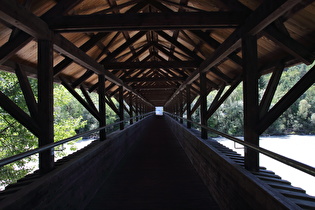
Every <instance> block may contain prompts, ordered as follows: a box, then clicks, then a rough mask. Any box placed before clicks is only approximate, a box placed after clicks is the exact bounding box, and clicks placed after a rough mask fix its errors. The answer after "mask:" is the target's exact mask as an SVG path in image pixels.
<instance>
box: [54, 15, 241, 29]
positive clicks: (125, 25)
mask: <svg viewBox="0 0 315 210" xmlns="http://www.w3.org/2000/svg"><path fill="white" fill-rule="evenodd" d="M244 19H245V15H244V13H241V12H176V13H175V12H174V13H134V14H107V15H72V16H59V17H56V18H54V19H52V20H51V21H50V22H49V27H50V28H51V29H53V30H54V31H58V32H87V31H94V32H95V31H139V30H182V29H209V28H222V27H226V28H231V27H232V28H235V27H237V26H238V25H239V24H241V23H243V21H244Z"/></svg>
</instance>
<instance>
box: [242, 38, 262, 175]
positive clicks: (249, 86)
mask: <svg viewBox="0 0 315 210" xmlns="http://www.w3.org/2000/svg"><path fill="white" fill-rule="evenodd" d="M242 52H243V69H244V82H243V100H244V141H246V142H250V143H252V144H255V145H257V146H259V134H258V132H257V131H256V126H257V124H258V122H259V106H258V77H259V74H258V67H257V65H258V58H257V38H256V36H247V37H244V38H243V39H242ZM245 168H246V169H247V170H250V171H258V170H259V153H258V152H256V151H254V150H252V149H249V148H245Z"/></svg>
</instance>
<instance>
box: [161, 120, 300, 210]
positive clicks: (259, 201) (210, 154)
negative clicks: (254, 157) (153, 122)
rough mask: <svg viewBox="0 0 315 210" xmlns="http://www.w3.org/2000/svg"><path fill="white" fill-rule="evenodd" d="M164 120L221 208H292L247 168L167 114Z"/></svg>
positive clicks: (289, 202)
mask: <svg viewBox="0 0 315 210" xmlns="http://www.w3.org/2000/svg"><path fill="white" fill-rule="evenodd" d="M165 117H166V118H167V123H168V125H169V126H170V127H171V129H172V131H173V132H174V133H176V137H177V140H178V141H179V142H180V144H181V145H182V147H183V149H184V150H185V152H186V154H187V156H188V157H189V159H190V161H191V162H192V164H193V165H194V167H195V169H196V170H197V172H198V173H199V175H200V177H201V178H202V179H203V181H204V183H205V184H206V186H207V187H208V189H209V191H210V193H211V194H212V196H213V197H214V199H215V200H216V201H217V203H218V204H219V206H220V207H221V208H222V209H295V208H298V207H297V206H296V205H295V204H293V203H292V202H291V201H289V200H288V199H287V198H285V197H284V196H283V195H281V194H280V193H278V192H276V191H275V190H273V189H272V188H271V187H270V186H268V185H267V184H265V183H263V182H262V181H261V180H259V179H258V178H256V177H255V176H254V175H253V174H251V173H250V172H249V171H247V170H245V169H244V168H242V167H241V166H239V165H237V164H236V163H234V162H233V161H232V160H231V159H229V158H228V157H226V156H224V155H223V154H220V152H219V151H218V150H216V149H215V148H214V147H212V146H211V145H209V144H207V143H206V140H203V139H201V138H199V137H196V136H195V134H193V133H192V131H191V130H189V129H187V128H186V127H184V126H183V125H182V124H179V123H178V122H177V121H175V120H173V119H172V118H170V117H169V116H165Z"/></svg>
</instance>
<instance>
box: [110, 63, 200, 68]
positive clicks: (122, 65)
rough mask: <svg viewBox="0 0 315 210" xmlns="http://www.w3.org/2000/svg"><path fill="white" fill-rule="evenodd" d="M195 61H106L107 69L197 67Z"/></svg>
mask: <svg viewBox="0 0 315 210" xmlns="http://www.w3.org/2000/svg"><path fill="white" fill-rule="evenodd" d="M198 66H199V63H198V62H195V61H149V62H145V63H143V62H106V63H104V68H105V69H150V68H163V69H169V68H197V67H198Z"/></svg>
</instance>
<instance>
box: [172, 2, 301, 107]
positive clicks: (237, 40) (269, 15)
mask: <svg viewBox="0 0 315 210" xmlns="http://www.w3.org/2000/svg"><path fill="white" fill-rule="evenodd" d="M299 2H300V0H288V1H285V0H279V1H273V0H266V1H264V2H263V3H262V4H261V5H260V6H259V7H258V8H257V9H256V10H255V11H254V12H253V13H252V14H251V15H250V16H249V17H248V18H247V19H246V21H245V22H244V24H243V25H242V26H241V27H239V28H238V29H236V30H235V31H234V32H233V33H232V34H231V35H230V36H229V37H228V38H227V39H226V40H225V41H224V42H223V43H222V44H221V45H220V46H219V47H218V48H217V49H216V50H215V51H214V53H213V54H212V55H211V56H210V57H209V58H207V59H206V60H205V61H204V62H202V64H201V65H200V67H199V71H195V72H193V73H192V74H191V75H190V76H189V77H188V78H187V80H186V81H185V82H184V83H183V84H182V85H181V86H180V87H179V88H178V89H177V91H176V92H175V93H174V94H173V96H172V97H171V98H170V99H169V100H168V102H167V104H168V103H169V102H170V101H172V100H173V99H174V98H175V96H176V95H177V94H178V93H179V92H180V91H181V90H183V89H184V88H185V87H186V85H187V84H190V83H192V82H193V81H194V80H196V79H197V78H198V77H199V73H202V72H206V71H209V70H210V69H211V68H212V67H214V66H215V65H216V64H218V63H219V62H220V61H222V60H223V59H225V58H226V57H228V56H229V55H230V54H231V53H233V52H234V51H235V50H236V49H237V48H239V47H240V46H241V39H242V38H243V37H244V36H246V35H255V34H257V33H258V32H260V31H262V30H263V29H265V28H266V27H267V26H268V25H269V24H271V23H272V22H273V21H274V20H276V19H277V18H279V17H280V16H282V15H283V14H284V13H285V12H287V11H289V10H290V9H291V8H292V7H294V6H295V5H296V4H298V3H299Z"/></svg>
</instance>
